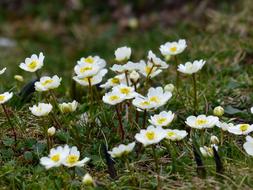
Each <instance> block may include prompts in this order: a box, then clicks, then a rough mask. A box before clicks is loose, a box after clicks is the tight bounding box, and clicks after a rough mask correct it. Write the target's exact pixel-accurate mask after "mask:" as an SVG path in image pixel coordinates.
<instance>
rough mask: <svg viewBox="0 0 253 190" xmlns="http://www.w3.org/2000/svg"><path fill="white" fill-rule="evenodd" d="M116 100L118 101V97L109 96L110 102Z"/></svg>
mask: <svg viewBox="0 0 253 190" xmlns="http://www.w3.org/2000/svg"><path fill="white" fill-rule="evenodd" d="M118 99H119V97H118V96H116V95H112V96H110V100H111V101H115V100H118Z"/></svg>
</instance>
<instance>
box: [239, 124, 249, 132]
mask: <svg viewBox="0 0 253 190" xmlns="http://www.w3.org/2000/svg"><path fill="white" fill-rule="evenodd" d="M248 128H249V125H248V124H242V125H240V130H241V131H242V132H244V131H247V129H248Z"/></svg>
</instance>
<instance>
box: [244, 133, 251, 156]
mask: <svg viewBox="0 0 253 190" xmlns="http://www.w3.org/2000/svg"><path fill="white" fill-rule="evenodd" d="M243 148H244V149H245V151H246V152H247V154H249V155H250V156H253V138H252V137H251V136H246V142H245V143H244V144H243Z"/></svg>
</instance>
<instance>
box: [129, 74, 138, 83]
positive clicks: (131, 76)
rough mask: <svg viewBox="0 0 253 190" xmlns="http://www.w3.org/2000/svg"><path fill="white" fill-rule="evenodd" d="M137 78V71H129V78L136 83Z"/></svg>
mask: <svg viewBox="0 0 253 190" xmlns="http://www.w3.org/2000/svg"><path fill="white" fill-rule="evenodd" d="M139 78H140V75H139V73H138V72H136V71H132V72H131V73H130V80H131V81H133V82H134V83H136V82H137V81H138V80H139Z"/></svg>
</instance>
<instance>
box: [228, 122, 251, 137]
mask: <svg viewBox="0 0 253 190" xmlns="http://www.w3.org/2000/svg"><path fill="white" fill-rule="evenodd" d="M252 131H253V125H249V124H238V125H235V126H233V127H229V128H228V132H230V133H233V134H235V135H247V134H249V133H250V132H252Z"/></svg>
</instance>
